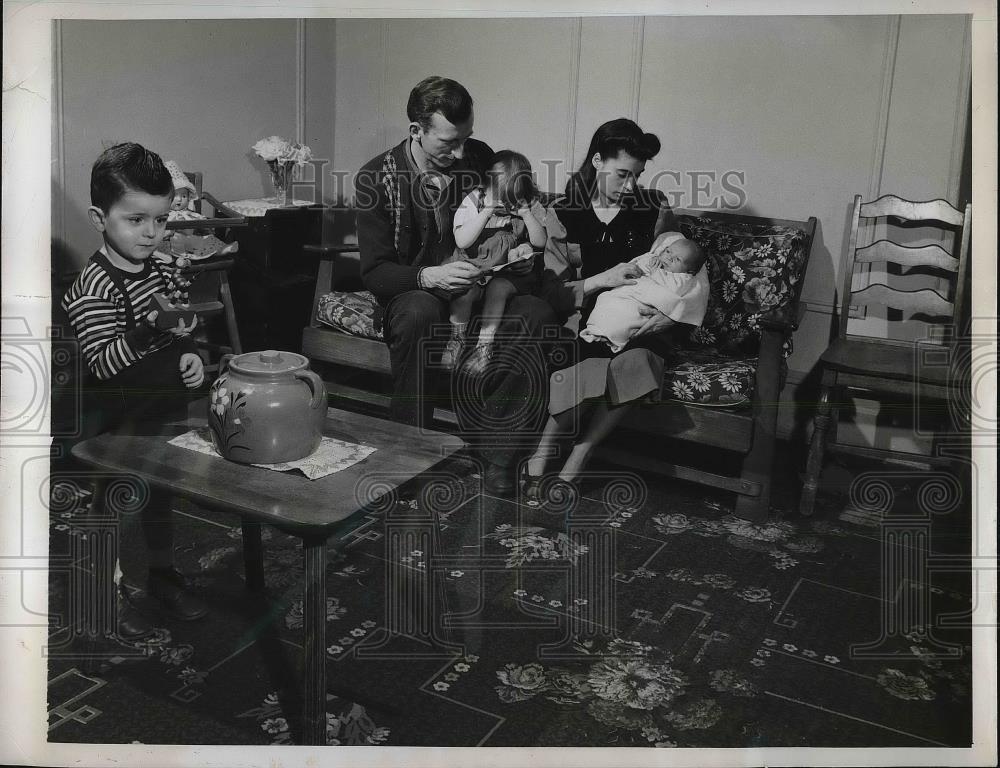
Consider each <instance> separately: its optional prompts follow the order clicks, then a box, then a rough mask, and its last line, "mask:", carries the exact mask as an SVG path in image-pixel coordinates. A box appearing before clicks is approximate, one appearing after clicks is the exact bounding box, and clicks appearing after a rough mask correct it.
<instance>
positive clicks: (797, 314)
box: [760, 301, 807, 333]
mask: <svg viewBox="0 0 1000 768" xmlns="http://www.w3.org/2000/svg"><path fill="white" fill-rule="evenodd" d="M806 310H807V307H806V305H805V304H804V303H803V302H800V301H796V302H793V303H792V304H788V305H786V306H784V307H776V308H775V309H772V310H771V311H769V312H765V313H764V314H763V315H761V316H760V327H761V329H762V330H766V331H781V332H783V333H791V332H792V331H794V330H797V329H798V327H799V324H800V323H801V322H802V318H803V317H805V314H806Z"/></svg>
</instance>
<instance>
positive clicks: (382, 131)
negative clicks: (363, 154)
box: [376, 19, 390, 151]
mask: <svg viewBox="0 0 1000 768" xmlns="http://www.w3.org/2000/svg"><path fill="white" fill-rule="evenodd" d="M378 44H379V49H380V55H379V61H381V62H382V76H381V77H380V78H379V81H378V98H377V100H376V103H377V105H378V107H377V108H378V115H377V118H378V145H379V148H380V149H379V150H378V151H382V150H381V148H382V147H387V146H389V126H387V125H386V123H385V116H386V115H387V114H389V111H390V110H389V105H388V104H386V103H385V100H386V99H387V98H388V97H389V20H388V19H383V20H382V21H381V22H380V23H379V25H378Z"/></svg>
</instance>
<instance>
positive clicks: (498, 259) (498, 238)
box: [444, 190, 545, 293]
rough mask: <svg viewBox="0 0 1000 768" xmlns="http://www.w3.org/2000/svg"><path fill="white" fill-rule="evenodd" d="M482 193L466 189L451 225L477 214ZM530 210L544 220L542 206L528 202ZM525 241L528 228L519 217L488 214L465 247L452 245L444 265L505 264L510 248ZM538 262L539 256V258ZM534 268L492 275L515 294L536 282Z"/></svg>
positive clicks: (528, 289) (484, 267) (459, 223)
mask: <svg viewBox="0 0 1000 768" xmlns="http://www.w3.org/2000/svg"><path fill="white" fill-rule="evenodd" d="M481 200H482V193H481V192H480V191H478V190H476V191H473V192H470V193H469V194H468V195H467V196H466V198H465V199H464V200H463V201H462V204H461V205H460V206H459V207H458V210H457V211H455V220H454V227H455V228H457V227H458V226H459V225H462V224H466V223H467V222H469V221H471V220H472V219H474V218H475V217H476V216H478V215H479V211H480V210H481V209H480V204H481ZM531 212H532V214H533V215H534V216H535V218H536V219H538V221H540V222H541V221H544V220H545V209H544V208H543V207H542V205H541V203H540V202H538V201H537V200H536V201H535V202H534V203H532V204H531ZM527 242H529V240H528V229H527V227H526V226H525V224H524V220H523V219H521V217H519V216H497V215H493V216H490V218H489V220H487V222H486V226H484V227H483V231H482V232H481V233H480V235H479V237H477V238H476V240H475V242H474V243H473V244H472V245H470V246H469V247H468V248H465V249H462V248H456V249H455V252H454V253H453V254H452V255H451V256H450V257H449V258H448V259H446V260H445V262H444V263H445V264H450V263H452V262H456V261H467V262H469V263H470V264H473V265H474V266H476V267H478V268H479V269H492V268H493V267H496V266H499V265H500V264H506V263H507V256H508V254H509V253H510V252H511V250H513V249H514V248H517V247H518V246H519V245H521V244H523V243H527ZM539 261H540V259H539ZM536 271H537V270H533V271H532V272H529V273H528V274H525V275H514V274H511V273H510V272H509V271H500V272H497V273H496V275H500V276H503V277H504V278H505V279H507V280H509V281H510V282H511V283H513V284H514V286H515V287H516V288H517V291H518V293H530V292H531V290H532V289H533V288H534V287H535V285H536V284H537V280H538V278H537V275H536Z"/></svg>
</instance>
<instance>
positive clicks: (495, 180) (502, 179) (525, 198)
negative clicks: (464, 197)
mask: <svg viewBox="0 0 1000 768" xmlns="http://www.w3.org/2000/svg"><path fill="white" fill-rule="evenodd" d="M486 167H487V171H486V179H487V183H488V184H489V185H490V186H491V187H492V188H493V190H494V192H495V193H496V197H497V199H498V200H499V201H500V202H501V203H503V204H504V205H506V206H507V207H508V208H511V209H516V208H519V207H520V206H522V205H527V204H529V203H531V202H532V201H534V200H535V198H537V197H538V188H537V187H536V186H535V180H534V179H533V178H532V177H531V163H529V162H528V158H526V157H525V156H524V155H522V154H521V153H520V152H515V151H513V150H511V149H503V150H501V151H499V152H497V153H496V154H495V155H493V157H491V158H490V162H489V164H488V165H487V166H486Z"/></svg>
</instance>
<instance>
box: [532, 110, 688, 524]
mask: <svg viewBox="0 0 1000 768" xmlns="http://www.w3.org/2000/svg"><path fill="white" fill-rule="evenodd" d="M659 151H660V141H659V139H658V138H657V137H656V136H655V135H653V134H651V133H643V132H642V129H641V128H639V126H638V125H636V124H635V123H634V122H632V121H631V120H627V119H624V118H621V119H618V120H612V121H610V122H607V123H605V124H604V125H602V126H601V127H600V128H598V129H597V131H596V132H595V133H594V136H593V138H592V139H591V141H590V148H589V149H588V151H587V156H586V158H585V159H584V161H583V163H582V165H581V166H580V169H579V170H578V171H577V172H576V173H575V174H573V176H572V177H571V178H570V180H569V182H568V183H567V185H566V196H565V198H564V199H561V200H560V201H559V202H557V203H556V204H555V205H554V206H553V209H552V211H553V212H554V214H555V215H549V216H548V217H547V220H546V227H547V229H548V234H549V239H548V244H547V246H546V252H545V269H546V281H545V284H544V285H543V287H542V289H541V293H542V296H543V297H544V298H546V299H547V300H548V301H549V303H551V304H552V306H553V307H554V308H555V309H556V311H557V312H559V313H561V314H562V315H563V316H565V317H569V316H570V315H572V314H573V313H574V312H578V311H579V312H581V313H582V314H581V320H580V326H579V327H580V328H583V327H584V326H585V325H586V320H587V317H588V315H589V314H590V312H591V310H592V309H593V307H594V304H595V302H596V299H597V295H598V294H599V293H600V292H601V291H605V290H608V289H611V288H616V287H618V286H621V285H631V284H634V283H635V282H636V278H638V277H639V276H640V275H641V274H642V272H641V269H640V268H639V267H638V266H637V265H636V264H634V263H630V262H631V261H632V259H634V258H635V257H637V256H639V255H641V254H644V253H647V252H649V251H653V252H654V254H659V251H660V250H662V249H664V248H665V247H666V244H669V238H665V237H663V235H665V234H666V233H669V232H671V231H672V230H673V229H674V216H673V213H672V212H671V210H670V208H669V206H668V205H667V204H666V202H665V201H662V200H661V199H660V197H659V195H657V194H656V193H655V191H652V192H651V191H647V190H644V189H641V188H639V187H638V186H637V179H638V177H639V175H640V174H641V173H642V171H643V170H644V168H645V166H646V162H647V161H648V160H650V159H651V158H652V157H654V156H655V155H656V154H657V153H658V152H659ZM658 235H659V236H660V237H657V236H658ZM645 314H647V315H648V319H647V320H646V323H645V324H644V325H643V326H642V327H641V328H639V329H638V330H637V331H635V333H634V334H633V337H632V338H633V340H632V341H631V342H630V343H629V344H628V345H627V346H626V347H625V348H624V349H622V350H621V351H620V352H618V353H613V352H612V351H611V349H610V348H609V346H608V345H607V344H604V343H601V342H599V341H595V342H586V341H583V340H580V339H577V342H576V343H577V350H578V354H577V362H576V364H574V365H573V366H571V367H569V368H566V369H563V370H561V371H557V372H555V373H554V374H553V375H552V377H551V378H550V382H549V418H548V421H547V423H546V425H545V428H544V431H543V433H542V437H541V440H540V442H539V444H538V447H537V448H536V449H535V452H534V454H533V455H532V456H531V457H530V458H529V459H528V462H527V464H526V465H525V468H524V471H523V474H522V477H521V491H522V494H523V495H524V498H525V499H526V500H527V501H528V503H529V504H532V503H534V504H537V503H538V502H539V501H540V500H541V499H540V496H541V488H542V479H543V476H544V473H545V469H546V463H547V459H548V458H549V456H550V455H551V454H553V453H554V448H555V444H556V442H557V440H558V439H559V438H560V437H561V436H563V435H565V434H567V433H568V432H569V431H570V430H572V429H573V427H574V425H575V424H577V423H580V424H582V421H579V420H580V419H582V418H583V417H584V416H585V415H586V413H585V412H586V411H587V410H590V411H591V413H590V419H589V423H588V424H587V425H586V428H585V429H584V430H583V433H582V437H581V438H580V439H579V440H578V441H577V442H576V443H575V444H574V446H573V450H572V451H571V452H570V455H569V456H568V458H567V459H566V462H565V463H564V464H563V466H562V469H561V470H560V471H559V473H558V482H557V483H555V484H553V486H552V488H553V492H555V490H556V488H557V487H558V485H559V484H560V483H561V484H563V485H564V486H565V485H570V486H572V485H573V484H574V483H575V481H576V480H577V478H578V477H579V475H580V473H581V472H582V471H583V467H584V465H585V464H586V462H587V459H588V458H589V456H590V454H591V452H592V451H593V448H594V446H596V445H597V444H598V443H599V442H600V441H601V440H603V439H604V438H605V437H606V436H607V435H608V434H609V433H610V432H611V431H612V429H614V427H615V426H616V425H617V424H618V423H619V422H620V421H621V419H622V417H623V416H624V415H625V414H626V413H627V412H628V406H629V404H631V403H633V402H635V401H636V400H638V399H639V398H642V397H645V396H646V395H648V394H650V393H651V392H655V391H658V390H659V387H660V380H661V378H662V375H663V358H662V357H661V356H660V354H657V350H660V351H663V350H664V348H665V345H666V344H667V343H668V341H667V339H666V338H664V334H663V333H662V332H663V331H665V330H666V329H668V328H669V327H670V326H671V325H673V321H672V320H670V318H668V317H667V316H666V315H664V314H662V313H660V312H659V311H657V310H655V309H653V308H651V307H650V308H649V309H648V310H647V311H646V312H645ZM640 337H641V338H640ZM568 490H572V489H571V488H565V487H564V488H563V489H562V492H563V493H565V492H566V491H568Z"/></svg>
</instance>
